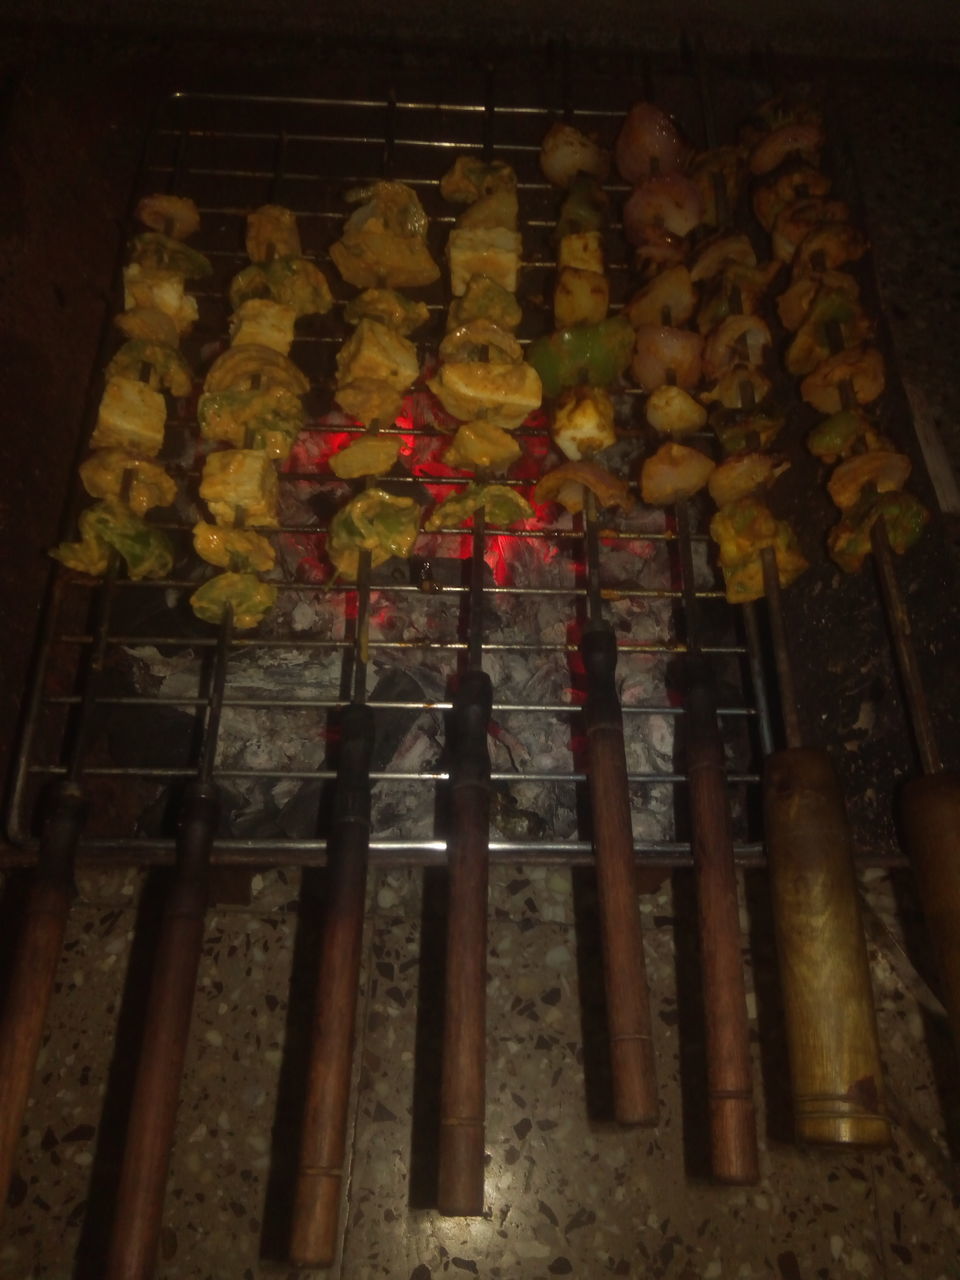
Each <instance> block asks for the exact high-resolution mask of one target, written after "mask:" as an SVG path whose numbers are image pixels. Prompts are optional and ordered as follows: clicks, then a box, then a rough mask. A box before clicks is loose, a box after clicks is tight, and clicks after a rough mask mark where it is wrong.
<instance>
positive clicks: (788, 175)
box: [753, 164, 832, 231]
mask: <svg viewBox="0 0 960 1280" xmlns="http://www.w3.org/2000/svg"><path fill="white" fill-rule="evenodd" d="M831 186H832V183H831V181H830V179H829V178H828V177H827V175H826V174H825V173H822V172H821V171H820V170H819V169H814V168H813V167H812V166H811V165H808V164H800V165H795V166H794V167H793V168H792V169H787V170H785V171H784V172H783V173H781V174H779V175H778V176H777V177H776V178H774V179H773V180H772V181H771V182H767V183H764V185H763V186H762V187H757V188H756V190H755V191H754V193H753V211H754V213H755V214H756V215H757V221H758V222H759V223H760V225H761V226H762V227H763V229H764V231H772V230H773V224H774V222H775V221H776V217H777V214H778V213H779V212H780V210H781V209H785V208H786V207H787V205H789V204H793V203H794V201H796V200H803V199H805V198H808V197H814V196H825V195H827V194H828V193H829V191H830V187H831Z"/></svg>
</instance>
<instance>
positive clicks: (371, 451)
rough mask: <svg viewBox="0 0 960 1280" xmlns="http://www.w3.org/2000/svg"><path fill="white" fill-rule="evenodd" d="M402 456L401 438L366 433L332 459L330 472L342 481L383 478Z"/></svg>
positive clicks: (338, 451)
mask: <svg viewBox="0 0 960 1280" xmlns="http://www.w3.org/2000/svg"><path fill="white" fill-rule="evenodd" d="M399 456H400V437H399V436H386V435H380V434H379V433H377V434H371V433H369V432H368V433H365V434H364V435H362V436H358V437H357V439H356V440H353V441H352V442H351V443H350V444H348V445H347V446H346V448H344V449H338V450H337V452H336V453H335V454H334V455H333V456H332V457H331V459H330V470H331V471H332V472H333V474H334V475H335V476H337V477H338V478H339V479H340V480H356V479H358V478H359V477H360V476H382V475H386V473H387V472H388V471H389V470H390V468H391V467H392V466H393V465H394V463H395V462H396V460H397V458H398V457H399Z"/></svg>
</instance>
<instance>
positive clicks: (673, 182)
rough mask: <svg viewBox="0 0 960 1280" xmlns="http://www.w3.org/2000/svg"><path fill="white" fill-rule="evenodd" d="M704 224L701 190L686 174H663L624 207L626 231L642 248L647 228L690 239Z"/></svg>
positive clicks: (635, 193)
mask: <svg viewBox="0 0 960 1280" xmlns="http://www.w3.org/2000/svg"><path fill="white" fill-rule="evenodd" d="M702 221H703V197H702V196H701V195H700V188H699V187H698V186H697V184H696V183H695V182H693V181H691V179H690V178H685V177H684V176H683V174H682V173H661V174H657V175H656V176H655V177H652V178H647V179H646V180H645V181H644V182H642V183H641V184H640V186H638V187H636V188H635V190H634V191H633V193H632V195H631V196H630V198H629V199H628V200H627V203H626V204H625V205H624V207H623V231H624V235H625V236H626V237H627V240H628V241H629V242H630V243H631V244H642V243H643V242H644V240H645V239H646V234H645V230H646V228H647V227H651V226H653V227H662V228H663V229H664V230H665V231H668V232H670V234H671V235H675V236H686V235H689V233H690V232H691V231H693V229H694V227H698V226H699V225H700V223H701V222H702Z"/></svg>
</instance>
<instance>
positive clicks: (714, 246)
mask: <svg viewBox="0 0 960 1280" xmlns="http://www.w3.org/2000/svg"><path fill="white" fill-rule="evenodd" d="M731 262H739V263H742V264H743V265H744V266H745V267H755V266H756V265H757V255H756V253H755V252H754V248H753V245H752V244H751V243H750V241H749V240H748V239H747V237H746V236H744V235H735V236H729V235H720V236H714V237H713V239H711V240H708V241H707V242H706V243H705V244H704V245H703V247H702V248H701V250H700V252H699V253H698V254H697V257H696V260H695V262H694V264H693V266H692V267H691V268H690V279H691V280H692V281H693V283H694V284H697V283H698V282H699V281H701V280H710V279H712V277H713V276H715V275H717V274H718V273H719V272H721V271H722V270H723V269H724V267H726V266H727V265H728V264H729V263H731Z"/></svg>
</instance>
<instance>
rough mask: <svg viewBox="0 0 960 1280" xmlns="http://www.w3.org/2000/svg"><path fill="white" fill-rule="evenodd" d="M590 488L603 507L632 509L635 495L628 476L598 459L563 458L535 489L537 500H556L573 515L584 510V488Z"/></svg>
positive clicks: (599, 505)
mask: <svg viewBox="0 0 960 1280" xmlns="http://www.w3.org/2000/svg"><path fill="white" fill-rule="evenodd" d="M585 487H586V488H587V489H589V490H590V491H591V492H592V493H593V494H594V496H595V497H596V499H597V506H598V507H600V508H601V509H603V508H608V507H620V508H621V509H622V510H623V511H629V510H630V509H631V507H632V506H633V505H634V500H633V496H632V495H631V493H630V490H629V488H628V487H627V483H626V481H625V480H621V478H620V477H619V476H615V475H614V474H613V472H612V471H608V470H607V469H606V467H601V466H600V464H599V463H597V462H562V463H561V464H560V466H559V467H554V468H553V470H552V471H548V472H547V473H546V475H544V476H541V477H540V479H539V480H538V482H537V487H536V488H535V489H534V491H533V500H534V502H556V503H558V504H559V505H560V506H562V507H565V508H566V509H567V511H569V512H570V513H571V514H572V515H576V514H577V513H578V512H580V511H582V510H583V490H584V488H585Z"/></svg>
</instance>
